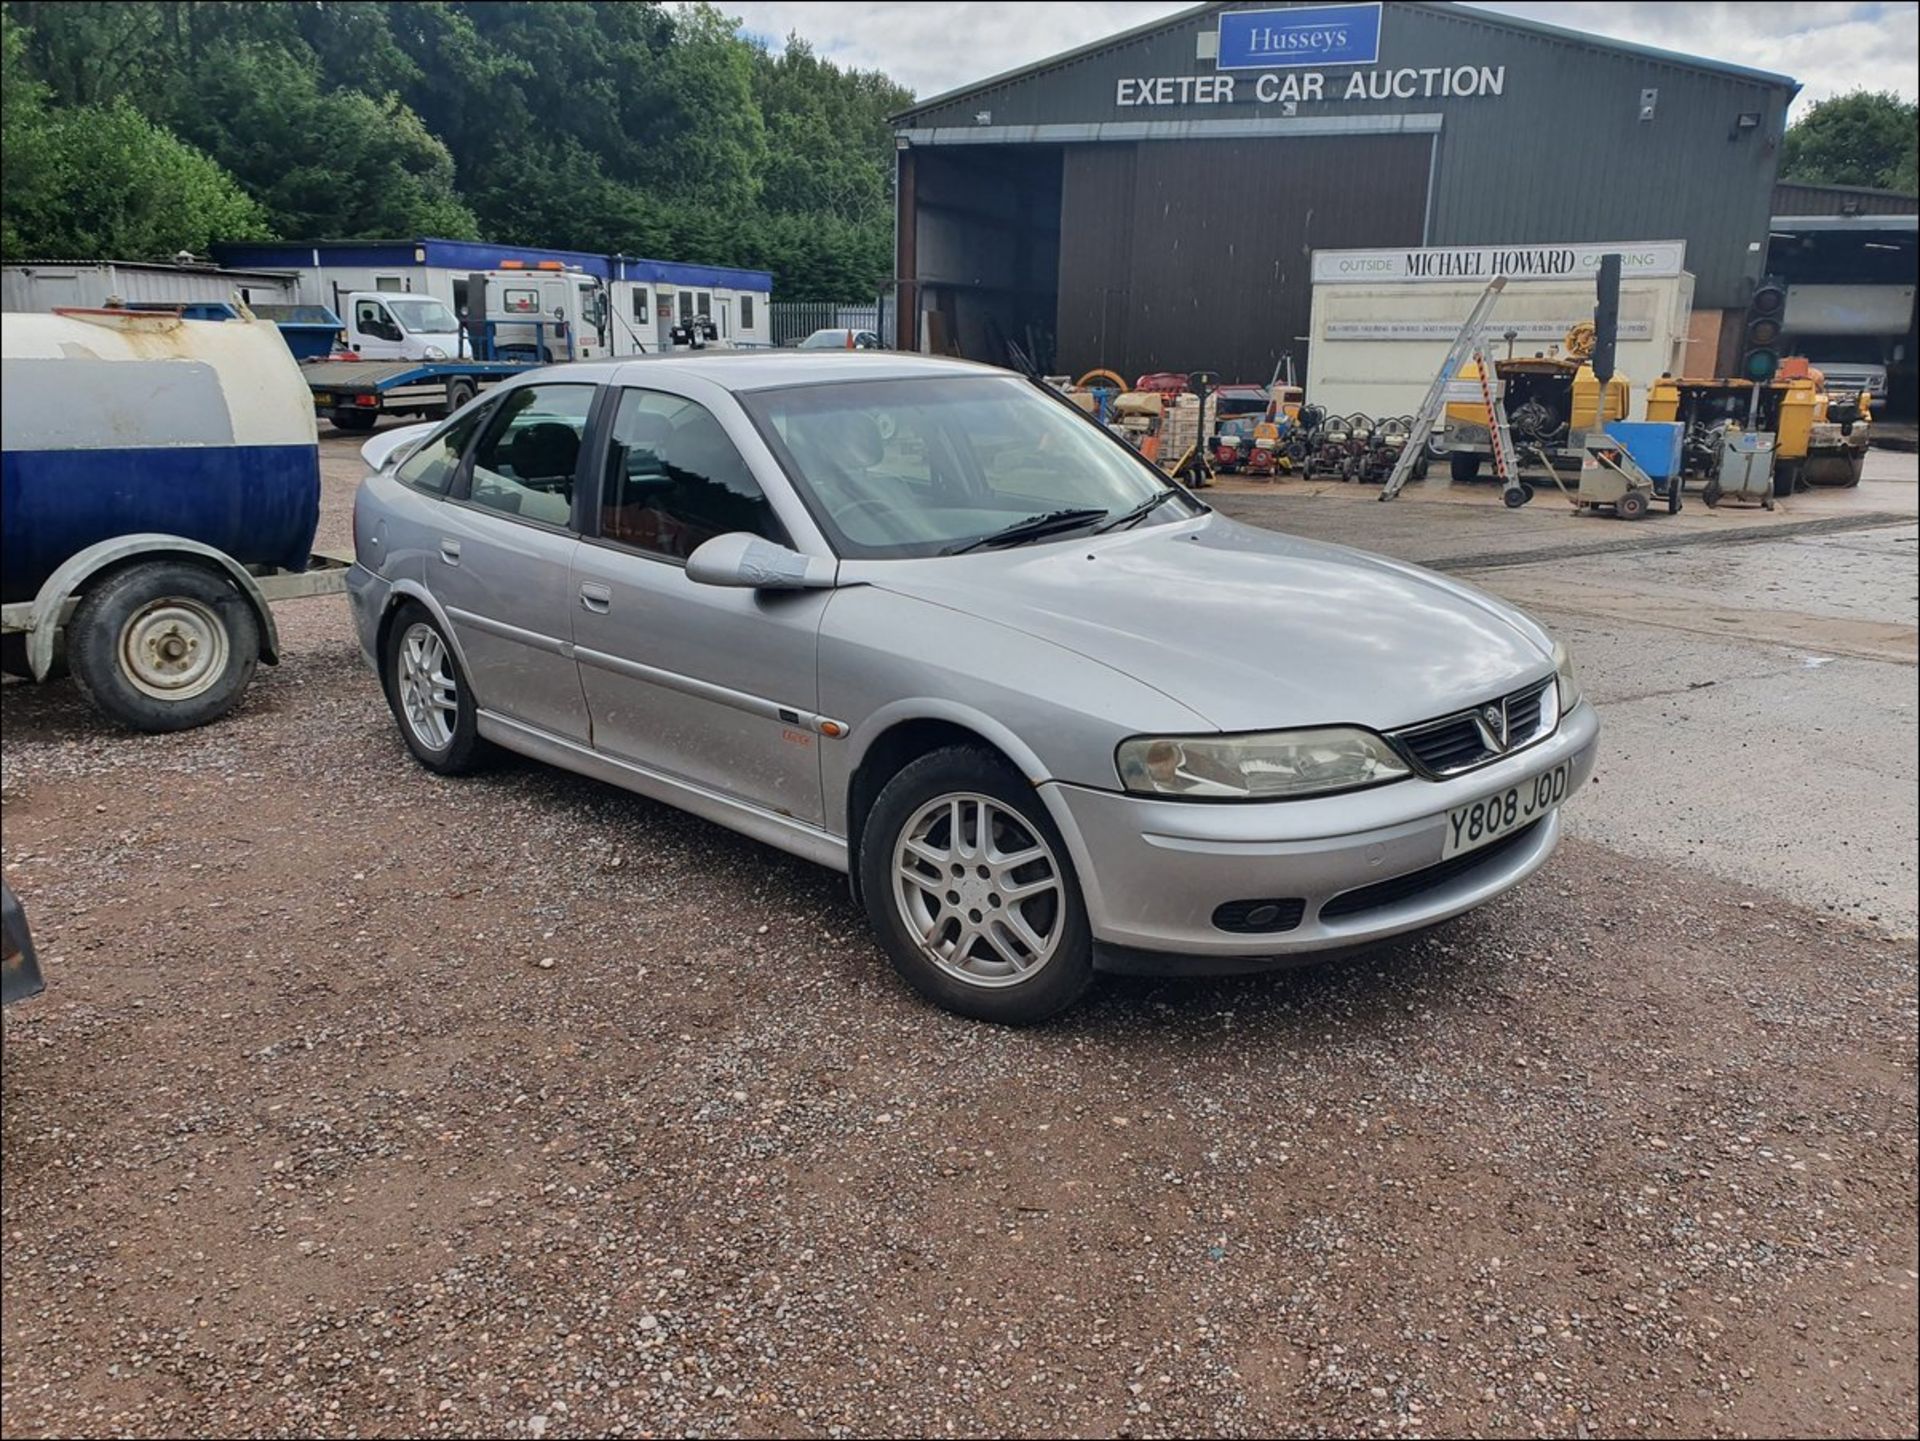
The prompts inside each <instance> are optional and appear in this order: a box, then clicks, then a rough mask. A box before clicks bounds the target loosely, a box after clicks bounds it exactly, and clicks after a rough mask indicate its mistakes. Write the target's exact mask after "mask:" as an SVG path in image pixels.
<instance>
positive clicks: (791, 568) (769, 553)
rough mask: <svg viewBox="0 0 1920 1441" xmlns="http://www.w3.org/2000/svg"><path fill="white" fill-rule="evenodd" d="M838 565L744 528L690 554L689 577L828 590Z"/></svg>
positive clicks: (759, 587) (752, 586) (750, 587)
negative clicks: (752, 533)
mask: <svg viewBox="0 0 1920 1441" xmlns="http://www.w3.org/2000/svg"><path fill="white" fill-rule="evenodd" d="M838 569H839V568H838V567H837V566H836V565H835V564H834V562H832V561H830V560H823V559H821V558H820V557H818V556H810V555H802V554H800V552H799V551H797V550H789V549H787V547H786V546H784V545H776V544H775V543H774V542H772V541H770V540H763V539H761V538H760V537H759V536H757V535H750V534H749V533H748V532H746V531H744V530H735V531H729V532H728V533H727V534H726V535H716V536H715V537H714V538H713V539H712V540H710V541H707V542H706V543H705V544H704V545H702V546H700V547H699V548H698V549H697V550H695V551H694V553H693V554H692V555H690V556H688V557H687V579H688V580H692V581H698V582H699V583H700V584H701V585H727V586H733V587H735V588H737V589H743V590H828V589H831V588H832V586H833V585H834V583H835V576H836V574H837V572H838Z"/></svg>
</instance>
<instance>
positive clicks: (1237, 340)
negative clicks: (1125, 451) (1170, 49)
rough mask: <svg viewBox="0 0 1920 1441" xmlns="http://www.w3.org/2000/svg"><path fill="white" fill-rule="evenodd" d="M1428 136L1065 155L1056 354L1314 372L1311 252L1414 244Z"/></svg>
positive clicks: (1080, 363)
mask: <svg viewBox="0 0 1920 1441" xmlns="http://www.w3.org/2000/svg"><path fill="white" fill-rule="evenodd" d="M1428 155H1429V137H1427V136H1424V135H1367V136H1351V137H1341V138H1338V139H1287V140H1195V141H1166V142H1155V141H1148V142H1144V143H1141V144H1138V145H1082V146H1073V147H1070V148H1069V149H1068V150H1067V154H1066V170H1065V176H1064V185H1063V188H1062V194H1063V200H1062V204H1061V236H1062V242H1061V258H1060V300H1059V347H1058V348H1059V358H1060V366H1061V368H1062V369H1068V370H1072V371H1073V372H1074V373H1076V374H1078V373H1080V372H1081V371H1084V370H1087V369H1090V368H1092V367H1093V366H1096V365H1099V366H1107V367H1110V368H1112V369H1115V370H1118V371H1120V372H1121V373H1122V374H1123V375H1125V376H1127V377H1128V378H1129V379H1131V378H1133V377H1134V376H1136V375H1139V374H1141V373H1143V372H1146V371H1153V370H1178V371H1190V370H1199V369H1209V370H1217V371H1219V372H1220V373H1221V375H1222V377H1223V378H1224V379H1226V380H1229V381H1232V380H1248V381H1265V380H1266V379H1267V378H1268V376H1270V375H1271V374H1272V373H1273V369H1274V366H1275V363H1276V362H1277V361H1278V360H1279V358H1280V357H1281V356H1282V355H1283V354H1286V353H1288V352H1292V354H1293V356H1294V358H1295V362H1296V367H1297V371H1298V373H1299V374H1302V375H1304V374H1305V373H1306V344H1305V341H1304V339H1302V338H1301V337H1304V336H1305V335H1306V334H1307V320H1308V310H1309V304H1310V301H1311V298H1312V286H1311V283H1310V279H1309V277H1310V262H1311V256H1312V253H1313V251H1314V250H1316V249H1337V248H1341V247H1346V246H1358V245H1418V244H1419V243H1420V230H1421V224H1422V220H1423V217H1424V213H1425V208H1426V195H1427V168H1428Z"/></svg>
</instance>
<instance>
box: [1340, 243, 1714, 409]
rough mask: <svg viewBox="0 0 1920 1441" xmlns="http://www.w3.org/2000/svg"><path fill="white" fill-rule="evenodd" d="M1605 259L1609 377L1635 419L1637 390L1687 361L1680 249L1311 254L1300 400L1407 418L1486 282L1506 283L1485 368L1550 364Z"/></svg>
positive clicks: (1686, 290) (1585, 310)
mask: <svg viewBox="0 0 1920 1441" xmlns="http://www.w3.org/2000/svg"><path fill="white" fill-rule="evenodd" d="M1609 252H1611V253H1615V254H1620V255H1622V258H1623V265H1622V274H1621V279H1620V331H1619V340H1618V345H1617V348H1616V351H1615V362H1614V363H1615V366H1616V373H1617V374H1619V375H1622V376H1625V377H1626V379H1627V381H1628V382H1629V384H1630V385H1631V386H1632V388H1633V397H1632V402H1631V404H1632V410H1631V414H1633V415H1645V414H1646V396H1647V388H1648V387H1649V386H1650V385H1651V384H1652V383H1653V382H1654V381H1655V380H1656V379H1658V378H1659V376H1660V375H1661V373H1662V372H1663V371H1672V372H1673V373H1675V374H1679V373H1680V372H1681V371H1682V370H1683V368H1684V367H1685V365H1686V362H1687V360H1688V350H1689V324H1690V320H1691V315H1692V310H1693V276H1692V275H1690V274H1688V273H1687V271H1686V270H1685V269H1684V268H1683V266H1684V261H1685V255H1686V245H1685V242H1683V241H1677V240H1676V241H1642V242H1633V243H1628V242H1620V243H1616V244H1601V245H1591V244H1584V243H1583V244H1579V245H1527V246H1452V247H1435V248H1431V249H1403V250H1392V251H1387V250H1316V251H1315V252H1314V253H1313V308H1312V311H1311V318H1310V320H1309V323H1308V326H1307V329H1308V332H1309V335H1308V342H1307V389H1306V395H1307V400H1308V401H1309V402H1310V403H1311V404H1313V405H1317V406H1322V407H1324V408H1325V409H1326V411H1327V412H1328V413H1329V414H1332V415H1350V414H1353V413H1355V412H1360V413H1362V414H1365V415H1370V416H1373V417H1375V418H1376V419H1377V418H1380V417H1383V416H1393V415H1409V414H1411V413H1412V412H1413V411H1414V410H1416V409H1418V408H1419V405H1420V401H1421V399H1422V398H1423V397H1424V396H1425V395H1426V392H1427V387H1428V386H1430V385H1431V384H1432V383H1433V377H1434V373H1435V372H1436V371H1437V370H1439V368H1440V363H1441V362H1442V361H1443V360H1445V359H1446V355H1447V348H1448V346H1450V345H1451V344H1452V343H1453V339H1454V337H1455V336H1456V335H1458V334H1459V331H1460V327H1461V325H1462V324H1463V323H1464V322H1465V321H1466V318H1467V315H1468V314H1469V312H1471V311H1472V309H1473V306H1474V303H1475V302H1476V301H1477V300H1479V298H1480V296H1481V294H1482V293H1483V292H1484V291H1485V290H1486V285H1487V281H1488V280H1490V279H1492V278H1493V276H1494V275H1496V274H1505V275H1507V277H1508V284H1507V287H1506V289H1505V290H1503V291H1502V292H1501V295H1500V300H1499V303H1498V304H1497V305H1495V307H1494V310H1493V315H1492V318H1491V319H1490V320H1489V321H1488V323H1487V327H1486V330H1485V332H1484V333H1483V336H1482V341H1483V344H1484V345H1485V346H1486V349H1487V351H1488V353H1489V355H1490V356H1491V358H1492V359H1494V360H1496V361H1498V360H1504V359H1506V358H1507V356H1508V354H1509V345H1511V353H1512V354H1513V355H1514V356H1516V357H1524V356H1532V355H1536V354H1559V353H1560V347H1561V344H1562V342H1563V341H1564V339H1565V336H1566V333H1567V331H1568V330H1569V329H1570V328H1571V327H1572V326H1573V325H1575V324H1576V323H1578V322H1579V321H1582V320H1586V321H1591V320H1592V319H1593V306H1594V276H1595V272H1596V271H1597V270H1598V268H1599V257H1600V256H1601V255H1604V254H1607V253H1609ZM1509 331H1511V332H1512V333H1513V339H1512V341H1511V342H1509V341H1508V340H1507V338H1506V337H1507V333H1508V332H1509ZM1704 359H1705V361H1706V363H1708V364H1711V361H1712V355H1711V352H1710V350H1709V352H1708V354H1707V355H1706V356H1705V357H1704Z"/></svg>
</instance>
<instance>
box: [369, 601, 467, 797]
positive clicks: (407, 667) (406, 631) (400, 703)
mask: <svg viewBox="0 0 1920 1441" xmlns="http://www.w3.org/2000/svg"><path fill="white" fill-rule="evenodd" d="M383 678H384V679H385V681H386V691H387V703H388V705H390V706H391V707H392V708H393V718H394V719H395V720H397V721H398V722H399V723H400V738H401V739H402V740H404V741H405V742H406V743H407V749H408V750H410V751H412V752H413V755H414V759H416V760H418V761H419V762H420V764H421V765H423V766H425V767H426V768H427V769H428V770H430V771H438V772H439V773H440V774H441V775H459V774H461V773H462V772H464V771H469V770H472V769H473V768H474V766H475V765H476V764H477V763H478V762H479V761H480V760H481V759H482V758H483V756H484V753H485V745H486V743H485V742H484V741H482V740H481V739H480V730H479V720H478V715H477V712H476V710H475V708H474V702H473V693H472V691H471V689H470V688H469V687H468V686H467V684H466V682H465V677H463V676H462V675H461V674H460V663H459V661H457V660H456V659H455V658H454V654H453V648H452V647H451V646H449V645H448V644H447V638H446V637H445V636H444V635H442V634H441V633H440V627H439V626H437V625H435V624H434V623H433V619H432V617H430V616H429V615H428V614H427V613H426V612H425V611H424V610H421V609H419V608H418V607H417V606H409V607H408V608H407V610H406V611H405V612H404V613H402V614H401V615H400V616H399V617H398V618H396V619H395V621H394V623H393V625H392V627H391V628H390V629H389V630H388V632H387V644H386V665H385V674H384V677H383Z"/></svg>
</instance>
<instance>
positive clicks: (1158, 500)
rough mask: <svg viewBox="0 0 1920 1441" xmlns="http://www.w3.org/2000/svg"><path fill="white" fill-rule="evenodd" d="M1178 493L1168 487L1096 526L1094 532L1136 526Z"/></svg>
mask: <svg viewBox="0 0 1920 1441" xmlns="http://www.w3.org/2000/svg"><path fill="white" fill-rule="evenodd" d="M1179 493H1180V492H1179V491H1177V490H1175V489H1174V488H1173V487H1172V486H1168V487H1167V488H1166V489H1165V490H1162V491H1156V492H1155V493H1154V494H1152V495H1150V496H1148V497H1147V498H1146V499H1145V500H1143V501H1141V502H1140V504H1138V505H1136V506H1135V507H1134V508H1133V509H1132V510H1129V511H1127V512H1125V513H1124V514H1122V515H1116V516H1115V517H1114V518H1113V519H1112V520H1110V521H1108V522H1107V523H1106V524H1105V525H1102V526H1097V527H1095V528H1096V530H1099V531H1109V530H1119V529H1120V528H1121V527H1122V526H1128V525H1138V524H1139V523H1140V522H1141V521H1143V520H1145V519H1146V518H1147V517H1148V516H1150V515H1152V514H1153V513H1154V512H1155V511H1156V510H1158V509H1160V507H1161V506H1162V505H1164V504H1165V503H1166V500H1167V497H1168V496H1172V495H1178V494H1179Z"/></svg>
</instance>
